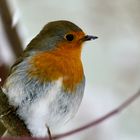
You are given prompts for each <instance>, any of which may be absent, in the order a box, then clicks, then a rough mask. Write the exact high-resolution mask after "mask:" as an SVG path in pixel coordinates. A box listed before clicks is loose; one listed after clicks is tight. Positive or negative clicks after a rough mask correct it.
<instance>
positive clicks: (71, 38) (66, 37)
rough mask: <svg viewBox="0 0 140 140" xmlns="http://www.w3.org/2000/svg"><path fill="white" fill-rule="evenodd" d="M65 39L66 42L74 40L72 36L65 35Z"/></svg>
mask: <svg viewBox="0 0 140 140" xmlns="http://www.w3.org/2000/svg"><path fill="white" fill-rule="evenodd" d="M65 39H66V40H68V41H72V40H73V39H74V35H73V34H67V35H66V36H65Z"/></svg>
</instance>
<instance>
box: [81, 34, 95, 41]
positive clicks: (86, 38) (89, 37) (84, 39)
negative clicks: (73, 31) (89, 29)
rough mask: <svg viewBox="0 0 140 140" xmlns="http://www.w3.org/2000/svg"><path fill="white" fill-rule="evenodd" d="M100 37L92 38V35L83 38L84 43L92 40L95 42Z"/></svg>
mask: <svg viewBox="0 0 140 140" xmlns="http://www.w3.org/2000/svg"><path fill="white" fill-rule="evenodd" d="M97 38H98V37H97V36H92V35H85V36H84V37H83V41H90V40H92V39H93V40H95V39H97Z"/></svg>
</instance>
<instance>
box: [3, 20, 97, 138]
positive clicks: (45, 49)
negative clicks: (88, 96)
mask: <svg viewBox="0 0 140 140" xmlns="http://www.w3.org/2000/svg"><path fill="white" fill-rule="evenodd" d="M97 38H98V37H97V36H93V35H86V34H85V33H84V31H83V30H82V29H81V28H80V27H78V26H77V25H76V24H74V23H72V22H71V21H67V20H57V21H51V22H49V23H47V24H46V25H45V26H44V27H43V29H42V30H41V31H40V33H39V34H38V35H37V36H36V37H34V38H33V39H32V40H31V41H30V43H29V44H28V45H27V47H26V48H25V50H24V51H23V53H22V54H21V56H20V57H19V58H18V59H17V60H16V62H15V63H14V64H13V66H12V67H11V70H10V72H9V76H8V78H7V79H6V81H5V83H4V86H3V91H4V93H5V94H6V96H7V97H8V101H9V104H10V105H12V106H14V107H15V108H16V113H17V115H18V116H19V117H20V118H21V119H22V120H23V121H24V123H25V125H26V126H27V128H28V130H29V131H30V133H31V136H34V137H46V136H48V129H49V131H50V132H52V131H53V130H54V129H56V128H59V127H61V126H63V125H64V124H65V123H66V122H68V121H69V120H70V119H71V118H73V117H74V115H75V114H76V112H77V111H78V108H79V106H80V104H81V101H82V98H83V95H84V88H85V74H84V70H83V65H82V60H81V51H82V48H83V43H84V42H86V41H89V40H94V39H97ZM47 128H48V129H47Z"/></svg>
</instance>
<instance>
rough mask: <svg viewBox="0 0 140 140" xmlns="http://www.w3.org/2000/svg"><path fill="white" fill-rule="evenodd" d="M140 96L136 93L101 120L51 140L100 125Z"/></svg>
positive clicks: (139, 92)
mask: <svg viewBox="0 0 140 140" xmlns="http://www.w3.org/2000/svg"><path fill="white" fill-rule="evenodd" d="M139 96H140V91H138V92H137V93H136V94H134V95H132V96H131V97H129V98H128V99H127V100H126V101H125V102H123V103H122V104H121V105H120V106H118V107H117V108H116V109H113V110H112V111H110V112H109V113H107V114H105V115H104V116H102V117H101V118H98V119H97V120H95V121H92V122H90V123H88V124H86V125H84V126H82V127H79V128H77V129H74V130H72V131H69V132H66V133H63V134H58V135H55V136H53V140H54V139H60V138H63V137H66V136H70V135H73V134H75V133H78V132H81V131H83V130H86V129H88V128H91V127H95V126H97V125H99V124H100V123H102V122H103V121H105V120H107V119H109V118H110V117H113V116H115V115H116V114H118V113H120V112H121V111H123V110H124V109H125V108H126V107H128V106H129V105H130V104H131V103H133V102H134V101H135V100H136V99H137V98H138V97H139Z"/></svg>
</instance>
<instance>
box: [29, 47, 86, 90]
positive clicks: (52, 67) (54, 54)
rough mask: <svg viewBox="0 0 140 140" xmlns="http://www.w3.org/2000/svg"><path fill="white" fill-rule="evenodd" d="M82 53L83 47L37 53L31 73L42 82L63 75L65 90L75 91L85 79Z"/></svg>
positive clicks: (32, 62)
mask: <svg viewBox="0 0 140 140" xmlns="http://www.w3.org/2000/svg"><path fill="white" fill-rule="evenodd" d="M80 55H81V47H77V48H71V49H60V50H59V49H58V50H55V51H50V52H42V53H39V54H36V55H35V56H34V57H33V59H32V61H31V65H32V69H30V70H29V74H30V75H31V76H34V77H37V78H38V79H39V80H40V81H42V82H51V81H54V80H57V79H58V78H60V77H62V78H63V85H64V86H63V88H64V90H70V91H73V90H75V88H76V86H77V84H79V83H80V82H81V81H82V80H83V67H82V62H81V59H80Z"/></svg>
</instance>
